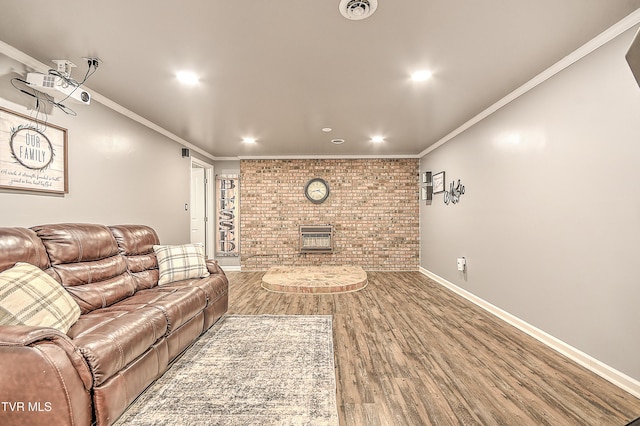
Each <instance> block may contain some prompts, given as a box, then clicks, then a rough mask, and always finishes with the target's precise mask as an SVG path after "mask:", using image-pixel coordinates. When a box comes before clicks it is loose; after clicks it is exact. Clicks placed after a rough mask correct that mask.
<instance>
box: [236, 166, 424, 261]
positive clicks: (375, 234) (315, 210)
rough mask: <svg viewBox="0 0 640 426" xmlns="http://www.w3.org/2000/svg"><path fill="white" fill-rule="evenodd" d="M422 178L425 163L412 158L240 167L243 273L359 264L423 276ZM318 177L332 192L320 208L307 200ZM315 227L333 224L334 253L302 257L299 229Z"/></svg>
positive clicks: (323, 251) (310, 251)
mask: <svg viewBox="0 0 640 426" xmlns="http://www.w3.org/2000/svg"><path fill="white" fill-rule="evenodd" d="M418 175H419V161H418V159H413V158H409V159H322V160H306V159H300V160H298V159H295V160H241V161H240V209H239V216H240V247H241V255H240V262H241V267H242V269H243V270H267V269H269V267H271V266H274V265H279V266H305V265H358V266H361V267H362V268H364V269H365V270H417V269H418V266H419V264H418V261H419V199H418V198H419V179H418V178H419V176H418ZM317 177H319V178H323V179H325V180H326V181H327V182H328V184H329V186H330V188H331V191H330V194H329V197H328V198H327V200H326V201H325V202H324V203H321V204H314V203H311V202H310V201H309V200H307V199H306V197H305V196H304V193H303V191H304V187H305V184H306V183H307V182H308V181H309V180H310V179H312V178H317ZM317 224H330V225H331V227H332V234H331V243H330V247H331V249H332V250H331V251H329V250H321V251H314V250H309V251H307V250H301V235H300V230H301V226H308V225H317ZM319 241H320V240H316V242H319ZM323 244H326V240H325V241H324V242H323Z"/></svg>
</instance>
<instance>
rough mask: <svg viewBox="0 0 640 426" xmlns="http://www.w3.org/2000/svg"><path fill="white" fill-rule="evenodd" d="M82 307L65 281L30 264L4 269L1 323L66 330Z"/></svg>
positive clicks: (0, 285) (0, 287) (1, 275)
mask: <svg viewBox="0 0 640 426" xmlns="http://www.w3.org/2000/svg"><path fill="white" fill-rule="evenodd" d="M78 318H80V307H79V306H78V304H77V303H76V302H75V301H74V300H73V298H72V297H71V295H70V294H69V293H68V292H67V290H65V288H64V287H63V286H62V284H60V283H58V282H57V281H56V280H54V279H53V278H51V277H50V276H49V275H47V273H46V272H44V271H43V270H41V269H40V268H38V267H37V266H33V265H31V264H29V263H23V262H18V263H16V264H15V265H14V266H13V268H10V269H7V270H6V271H3V272H0V325H30V326H36V327H51V328H55V329H57V330H60V331H62V332H63V333H66V332H67V331H69V329H70V328H71V326H72V325H73V324H75V322H76V321H77V320H78Z"/></svg>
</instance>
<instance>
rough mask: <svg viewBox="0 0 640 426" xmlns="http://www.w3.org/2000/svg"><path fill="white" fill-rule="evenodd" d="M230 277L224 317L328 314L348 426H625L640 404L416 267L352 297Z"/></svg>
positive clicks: (249, 276)
mask: <svg viewBox="0 0 640 426" xmlns="http://www.w3.org/2000/svg"><path fill="white" fill-rule="evenodd" d="M262 275H263V273H260V272H229V273H227V276H228V277H229V283H230V300H229V301H230V306H229V314H243V315H259V314H291V315H296V314H299V315H314V314H319V315H333V338H334V348H335V364H336V381H337V402H338V410H339V417H340V424H341V425H343V426H346V425H349V426H350V425H358V426H360V425H367V426H369V425H598V426H600V425H616V426H617V425H625V424H627V423H628V422H629V421H631V420H633V419H635V418H637V417H640V400H639V399H637V398H635V397H634V396H632V395H630V394H628V393H626V392H624V391H622V390H621V389H619V388H618V387H616V386H614V385H612V384H610V383H609V382H607V381H606V380H604V379H602V378H600V377H598V376H597V375H595V374H594V373H591V372H589V371H587V370H586V369H584V368H582V367H580V366H579V365H577V364H575V363H573V362H571V361H569V360H568V359H566V358H565V357H563V356H562V355H560V354H558V353H556V352H555V351H553V350H551V349H549V348H548V347H546V346H544V345H543V344H542V343H540V342H538V341H536V340H535V339H533V338H531V337H529V336H528V335H526V334H524V333H522V332H521V331H519V330H517V329H515V328H514V327H512V326H510V325H508V324H506V323H504V322H503V321H501V320H499V319H497V318H496V317H494V316H493V315H491V314H489V313H487V312H485V311H484V310H482V309H480V308H479V307H477V306H475V305H473V304H472V303H470V302H468V301H467V300H465V299H463V298H461V297H460V296H458V295H456V294H454V293H453V292H451V291H449V290H448V289H445V288H443V287H441V286H440V285H439V284H437V283H435V282H433V281H431V280H430V279H429V278H427V277H425V276H424V275H422V274H420V273H419V272H369V273H368V275H369V285H368V286H367V287H366V288H365V289H363V290H360V291H358V292H355V293H345V294H323V295H311V294H279V293H272V292H269V291H266V290H264V289H262V288H261V287H260V282H261V279H262Z"/></svg>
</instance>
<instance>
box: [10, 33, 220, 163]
mask: <svg viewBox="0 0 640 426" xmlns="http://www.w3.org/2000/svg"><path fill="white" fill-rule="evenodd" d="M0 53H2V54H4V55H6V56H8V57H9V58H11V59H13V60H15V61H18V62H20V63H22V64H24V65H25V66H26V67H27V68H30V69H33V70H34V71H36V72H41V73H46V72H48V71H49V70H50V69H51V67H49V66H47V65H45V64H43V63H42V62H40V61H38V60H36V59H34V58H32V57H31V56H29V55H27V54H26V53H24V52H22V51H20V50H18V49H16V48H15V47H13V46H11V45H9V44H7V43H5V42H4V41H2V40H0ZM84 87H85V88H86V89H87V90H88V91H89V92H91V99H92V100H94V101H96V102H99V103H101V104H102V105H104V106H106V107H107V108H109V109H111V110H113V111H115V112H117V113H119V114H122V115H124V116H125V117H127V118H130V119H131V120H133V121H136V122H138V123H140V124H142V125H143V126H145V127H148V128H149V129H151V130H153V131H155V132H157V133H160V134H161V135H163V136H166V137H167V138H169V139H171V140H173V141H174V142H177V143H179V144H180V145H183V146H184V147H185V148H189V149H191V150H193V151H195V152H197V153H198V154H200V155H202V156H204V157H207V158H208V159H210V160H217V157H215V156H214V155H211V154H210V153H208V152H207V151H205V150H203V149H201V148H199V147H197V146H195V145H193V144H192V143H191V142H188V141H186V140H184V139H182V138H181V137H180V136H178V135H175V134H173V133H171V132H170V131H168V130H167V129H165V128H164V127H161V126H159V125H157V124H156V123H153V122H151V121H149V120H147V119H146V118H144V117H142V116H141V115H138V114H136V113H135V112H133V111H131V110H129V109H127V108H125V107H123V106H122V105H120V104H118V103H116V102H114V101H112V100H111V99H109V98H107V97H106V96H104V95H102V94H100V93H98V92H96V91H95V90H93V89H91V88H90V87H87V86H84Z"/></svg>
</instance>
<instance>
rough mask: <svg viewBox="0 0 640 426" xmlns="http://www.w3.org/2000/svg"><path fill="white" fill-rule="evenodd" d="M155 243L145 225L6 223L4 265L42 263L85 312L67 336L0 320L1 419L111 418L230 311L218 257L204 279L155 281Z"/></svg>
mask: <svg viewBox="0 0 640 426" xmlns="http://www.w3.org/2000/svg"><path fill="white" fill-rule="evenodd" d="M154 244H159V241H158V236H157V234H156V232H155V231H154V230H153V229H152V228H150V227H148V226H141V225H123V226H111V227H107V226H103V225H96V224H56V225H43V226H36V227H33V228H30V229H27V228H0V272H1V271H4V270H6V269H9V268H11V267H12V266H13V265H14V264H15V263H16V262H26V263H31V264H32V265H36V266H38V267H39V268H40V269H42V270H43V271H45V272H46V273H48V274H49V275H50V276H52V277H53V278H54V279H56V280H57V281H58V282H60V283H62V285H63V286H64V287H65V288H66V290H67V291H68V292H69V293H70V294H71V295H72V297H73V299H74V300H75V301H76V302H77V303H78V305H79V306H80V310H81V316H80V318H79V319H78V321H77V322H76V323H75V324H74V325H73V326H72V327H71V329H69V331H68V333H67V334H64V333H62V332H60V331H58V330H55V329H53V328H43V327H29V326H0V424H2V425H48V426H52V425H76V426H81V425H91V424H97V425H109V424H112V423H113V422H115V421H116V420H117V418H118V417H119V416H120V415H121V414H122V413H123V412H124V411H125V410H126V408H127V407H128V406H129V405H130V404H131V403H132V402H133V401H134V400H135V399H136V398H137V397H138V396H139V395H140V393H142V391H144V389H146V388H147V387H148V386H149V385H150V384H151V383H152V382H153V381H154V380H155V379H157V378H158V377H160V376H161V375H162V374H163V373H164V371H166V369H167V368H168V366H169V365H170V363H171V361H172V360H174V359H175V358H176V357H177V356H178V355H179V354H180V353H181V352H183V351H184V350H185V349H186V348H187V347H188V346H189V345H190V344H191V343H193V342H194V341H195V340H196V339H197V338H198V337H199V336H200V335H201V334H202V333H203V332H205V331H206V330H207V329H208V328H209V327H211V325H213V324H214V323H215V322H216V321H217V320H218V319H220V318H221V317H222V316H223V315H224V313H225V312H226V311H227V307H228V286H229V284H228V281H227V278H226V276H225V274H224V272H223V271H222V269H220V268H219V267H218V265H217V264H216V262H215V261H207V269H208V270H209V273H210V276H209V277H207V278H198V279H188V280H182V281H178V282H174V283H170V284H166V285H162V286H158V285H157V283H158V268H157V261H156V257H155V254H154V251H153V247H152V246H153V245H154Z"/></svg>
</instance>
